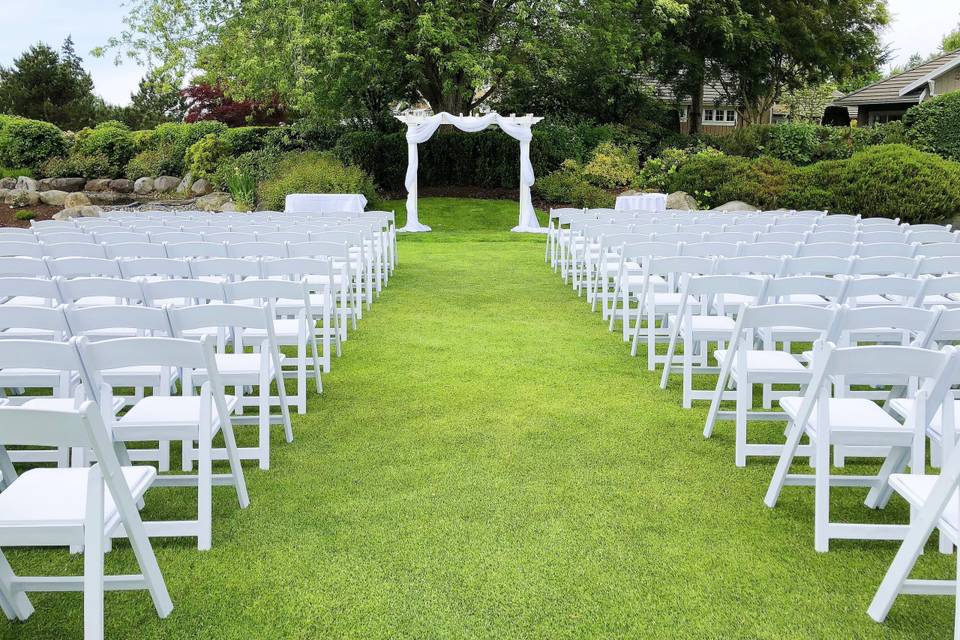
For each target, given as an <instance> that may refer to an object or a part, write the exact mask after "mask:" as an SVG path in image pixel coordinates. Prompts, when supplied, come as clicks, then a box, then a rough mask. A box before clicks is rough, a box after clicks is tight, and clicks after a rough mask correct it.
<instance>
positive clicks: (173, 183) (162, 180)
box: [153, 176, 180, 193]
mask: <svg viewBox="0 0 960 640" xmlns="http://www.w3.org/2000/svg"><path fill="white" fill-rule="evenodd" d="M179 186H180V178H174V177H173V176H160V177H159V178H154V180H153V188H154V189H155V190H156V191H157V193H170V192H172V191H175V190H176V189H177V187H179Z"/></svg>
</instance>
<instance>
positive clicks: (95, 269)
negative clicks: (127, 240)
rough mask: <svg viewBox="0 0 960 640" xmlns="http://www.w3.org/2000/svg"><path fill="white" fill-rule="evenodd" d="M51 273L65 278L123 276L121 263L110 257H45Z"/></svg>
mask: <svg viewBox="0 0 960 640" xmlns="http://www.w3.org/2000/svg"><path fill="white" fill-rule="evenodd" d="M45 260H46V262H47V268H48V269H50V275H53V276H61V277H64V278H85V277H90V276H103V277H106V278H122V277H123V274H122V273H121V272H120V265H119V264H117V261H116V260H110V259H108V258H45Z"/></svg>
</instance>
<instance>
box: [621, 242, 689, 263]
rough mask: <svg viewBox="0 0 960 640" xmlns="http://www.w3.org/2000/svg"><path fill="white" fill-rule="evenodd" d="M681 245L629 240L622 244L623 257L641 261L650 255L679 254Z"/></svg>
mask: <svg viewBox="0 0 960 640" xmlns="http://www.w3.org/2000/svg"><path fill="white" fill-rule="evenodd" d="M681 248H682V245H681V244H680V243H677V242H656V241H646V242H631V243H630V244H627V245H624V247H623V257H624V258H625V259H627V260H634V261H643V260H646V259H647V258H649V257H651V256H679V255H680V250H681Z"/></svg>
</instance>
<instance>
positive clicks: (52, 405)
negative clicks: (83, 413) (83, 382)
mask: <svg viewBox="0 0 960 640" xmlns="http://www.w3.org/2000/svg"><path fill="white" fill-rule="evenodd" d="M21 406H23V407H30V408H31V409H43V410H44V411H73V410H75V409H76V408H77V402H76V400H74V399H73V398H33V399H31V400H27V401H26V402H24V403H23V404H22V405H21ZM123 406H124V400H123V398H121V397H118V396H115V397H114V398H113V412H114V413H117V412H118V411H120V410H121V409H123Z"/></svg>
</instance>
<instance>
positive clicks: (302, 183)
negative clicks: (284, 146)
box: [258, 151, 377, 211]
mask: <svg viewBox="0 0 960 640" xmlns="http://www.w3.org/2000/svg"><path fill="white" fill-rule="evenodd" d="M291 193H362V194H363V195H365V196H366V197H367V200H368V201H369V202H371V203H375V202H376V201H377V193H376V190H375V189H374V186H373V180H371V179H370V176H369V175H367V174H366V173H365V172H364V171H363V170H362V169H360V168H359V167H356V166H351V165H346V164H344V163H342V162H340V161H339V160H338V159H337V158H336V157H335V156H333V155H332V154H330V153H320V152H316V151H308V152H300V153H290V154H287V155H286V156H284V158H283V159H281V160H280V161H279V162H278V163H277V165H276V167H275V168H274V171H273V175H272V176H271V177H270V178H268V179H267V180H265V181H264V182H263V183H261V184H260V187H259V189H258V196H259V201H260V206H261V207H263V208H265V209H267V210H271V211H283V207H284V201H285V200H286V197H287V196H288V195H290V194H291Z"/></svg>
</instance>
